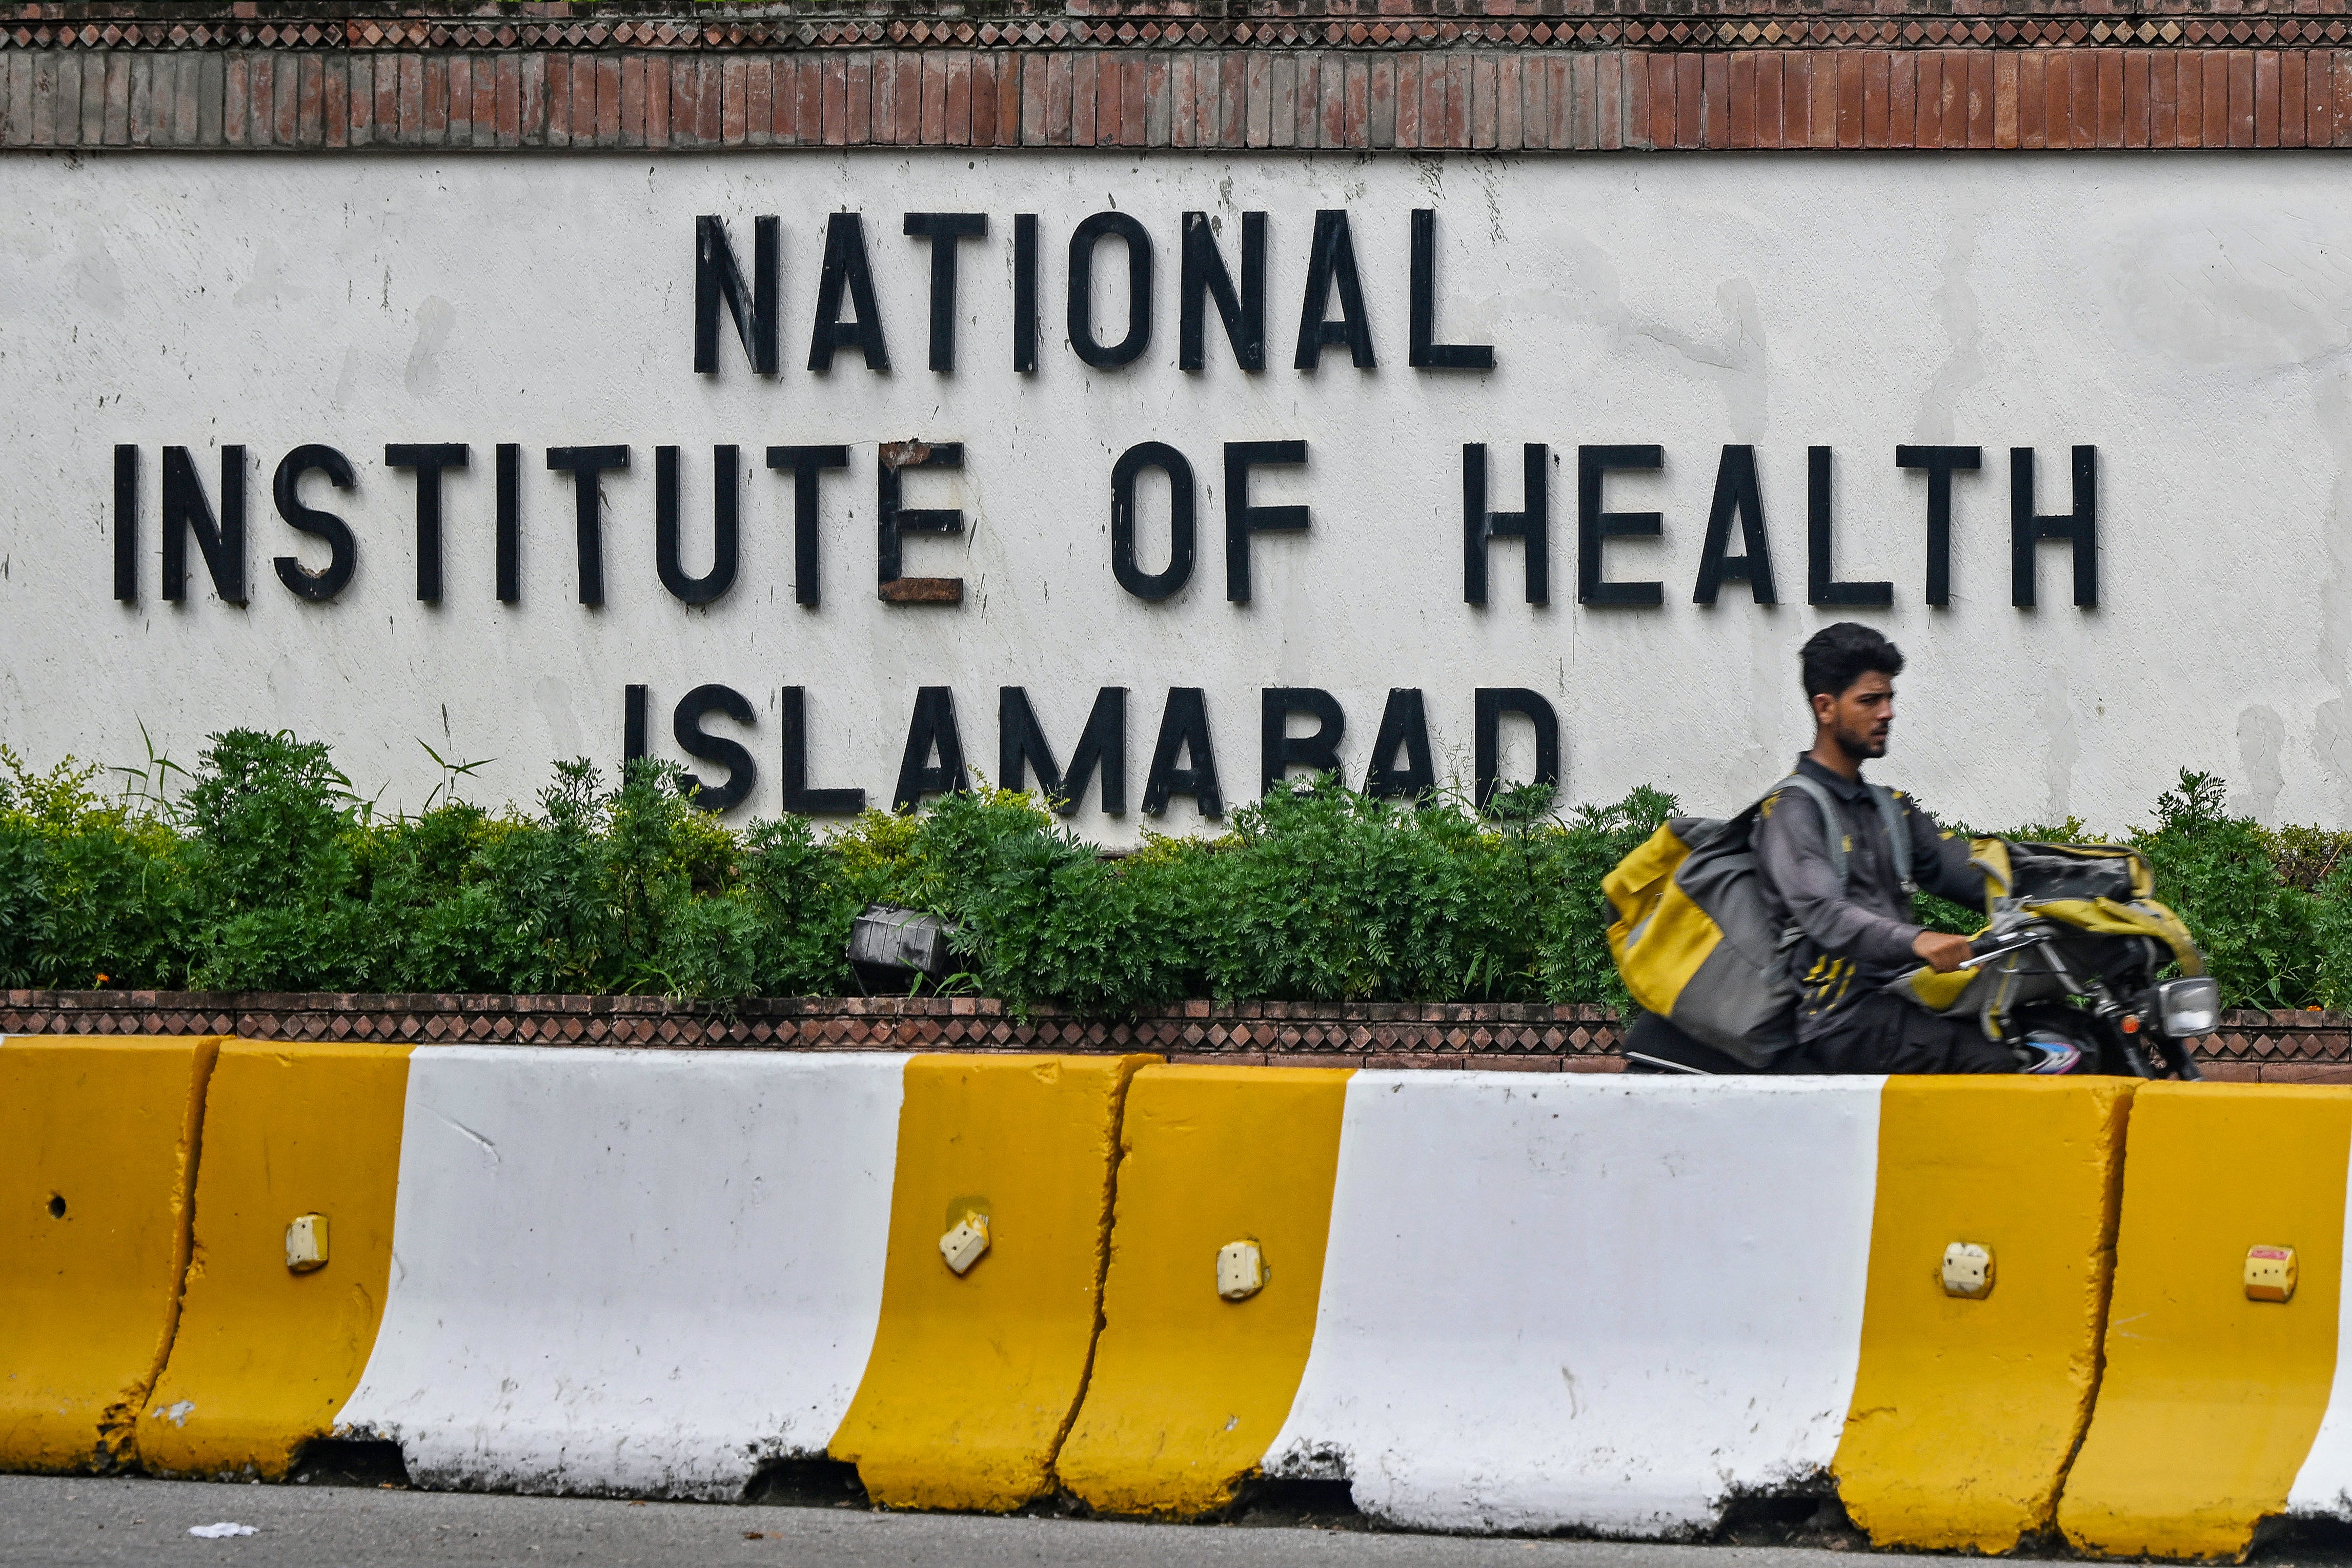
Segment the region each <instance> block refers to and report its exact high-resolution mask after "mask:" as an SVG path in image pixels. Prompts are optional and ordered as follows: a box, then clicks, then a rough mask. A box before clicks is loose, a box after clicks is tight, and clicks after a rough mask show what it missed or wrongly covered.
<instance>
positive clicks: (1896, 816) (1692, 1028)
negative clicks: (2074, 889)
mask: <svg viewBox="0 0 2352 1568" xmlns="http://www.w3.org/2000/svg"><path fill="white" fill-rule="evenodd" d="M1864 788H1865V789H1868V790H1869V791H1870V796H1871V800H1873V801H1874V803H1875V804H1876V805H1877V807H1878V814H1879V818H1880V820H1881V821H1884V822H1885V824H1886V838H1887V842H1888V843H1889V844H1890V845H1891V846H1892V848H1893V851H1894V859H1895V878H1896V880H1897V881H1899V882H1901V883H1902V884H1903V888H1904V891H1905V892H1906V893H1908V892H1910V891H1911V888H1912V882H1911V835H1910V833H1909V831H1907V830H1906V826H1905V824H1904V821H1903V808H1902V806H1901V805H1900V804H1899V803H1897V801H1896V800H1895V794H1894V792H1893V791H1892V790H1889V789H1882V788H1880V787H1879V786H1878V785H1875V784H1865V785H1864ZM1783 789H1798V790H1801V791H1802V792H1803V793H1804V794H1805V795H1807V796H1808V797H1810V798H1811V800H1812V802H1813V804H1814V805H1816V806H1818V807H1819V808H1821V813H1822V824H1823V826H1824V827H1825V828H1826V829H1827V831H1828V836H1829V852H1830V863H1831V864H1832V866H1833V867H1835V868H1836V871H1837V874H1838V881H1839V883H1841V884H1843V883H1844V882H1845V880H1846V875H1847V866H1848V856H1849V853H1850V852H1851V848H1852V846H1851V845H1850V844H1849V843H1848V842H1847V841H1846V837H1845V831H1844V826H1843V819H1842V818H1841V817H1840V816H1839V814H1838V810H1837V802H1836V800H1834V799H1833V798H1832V796H1831V794H1830V792H1829V789H1827V787H1825V786H1824V785H1822V782H1821V781H1820V780H1819V779H1808V778H1807V777H1805V776H1804V775H1803V774H1801V773H1792V774H1790V776H1789V777H1788V778H1786V779H1782V780H1781V781H1780V783H1778V784H1775V785H1774V786H1772V788H1771V789H1770V790H1769V791H1768V792H1766V794H1765V795H1764V797H1763V799H1761V800H1758V801H1757V802H1756V804H1754V805H1752V806H1750V807H1748V809H1747V810H1744V811H1742V812H1740V813H1739V815H1738V816H1736V817H1732V818H1729V819H1724V818H1716V817H1675V818H1671V819H1669V820H1668V821H1666V823H1665V825H1664V827H1661V828H1660V829H1659V830H1658V831H1656V832H1654V833H1653V834H1651V835H1650V837H1649V840H1648V841H1647V842H1645V843H1643V845H1642V847H1641V848H1640V849H1637V850H1635V851H1634V852H1633V853H1632V854H1629V855H1627V856H1626V857H1625V858H1624V859H1623V860H1622V861H1620V862H1617V867H1616V869H1615V870H1614V871H1612V872H1611V873H1609V874H1608V875H1607V876H1605V877H1603V878H1602V879H1601V892H1602V893H1604V894H1607V895H1608V898H1609V902H1610V904H1611V905H1612V907H1613V908H1614V909H1615V910H1616V913H1617V919H1616V921H1615V922H1614V923H1613V924H1612V925H1611V926H1610V927H1609V953H1610V956H1612V957H1613V958H1614V959H1616V961H1617V973H1618V975H1619V977H1622V979H1623V980H1624V982H1625V988H1626V989H1627V990H1628V991H1631V992H1632V993H1633V1000H1634V1001H1635V1002H1636V1003H1638V1004H1639V1005H1640V1006H1641V1007H1642V1008H1643V1009H1645V1010H1647V1011H1649V1012H1652V1013H1654V1014H1656V1015H1657V1016H1658V1017H1660V1018H1662V1019H1664V1020H1665V1021H1666V1022H1668V1023H1670V1024H1672V1025H1674V1026H1675V1028H1676V1029H1678V1030H1682V1031H1683V1032H1684V1033H1685V1034H1687V1035H1689V1036H1690V1037H1691V1038H1692V1039H1694V1040H1697V1041H1699V1042H1700V1043H1701V1044H1703V1045H1709V1046H1712V1047H1714V1048H1715V1049H1716V1050H1717V1051H1722V1052H1723V1053H1724V1054H1725V1055H1727V1056H1729V1057H1730V1058H1732V1059H1733V1060H1734V1061H1738V1062H1739V1063H1740V1064H1741V1065H1742V1066H1745V1067H1764V1066H1768V1065H1769V1064H1770V1062H1771V1061H1772V1059H1773V1058H1774V1057H1776V1056H1779V1055H1780V1053H1782V1052H1783V1051H1787V1050H1789V1049H1790V1047H1791V1046H1793V1045H1795V1044H1796V1042H1797V1033H1796V1029H1797V986H1796V982H1795V980H1794V979H1793V978H1792V977H1790V973H1789V949H1790V947H1791V946H1793V945H1794V944H1795V942H1796V939H1797V936H1798V935H1799V933H1798V931H1797V929H1796V927H1795V926H1793V925H1786V926H1784V925H1781V924H1780V922H1779V921H1777V920H1775V919H1774V918H1773V917H1772V915H1770V913H1769V910H1768V909H1767V907H1766V904H1765V901H1764V890H1763V885H1762V876H1761V873H1759V871H1758V869H1757V865H1756V852H1755V848H1754V846H1753V845H1752V844H1751V842H1750V836H1751V834H1752V833H1753V831H1754V829H1755V826H1756V822H1757V820H1758V819H1759V817H1760V816H1762V815H1763V814H1764V813H1765V812H1766V811H1767V810H1769V809H1770V805H1771V802H1772V800H1773V799H1774V797H1776V796H1778V795H1779V794H1780V791H1782V790H1783Z"/></svg>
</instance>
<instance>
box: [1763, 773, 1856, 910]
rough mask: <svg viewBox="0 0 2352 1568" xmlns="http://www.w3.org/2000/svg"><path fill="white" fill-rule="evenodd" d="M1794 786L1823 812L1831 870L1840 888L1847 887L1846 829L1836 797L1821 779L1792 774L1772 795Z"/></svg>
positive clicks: (1824, 835) (1778, 785)
mask: <svg viewBox="0 0 2352 1568" xmlns="http://www.w3.org/2000/svg"><path fill="white" fill-rule="evenodd" d="M1792 784H1793V785H1795V786H1796V788H1797V789H1798V790H1799V791H1801V793H1802V794H1804V795H1805V796H1806V797H1807V798H1808V799H1810V800H1811V801H1812V803H1813V805H1814V806H1815V807H1816V808H1817V809H1818V810H1820V811H1821V814H1822V836H1823V837H1825V838H1826V839H1828V841H1829V849H1830V869H1831V870H1832V871H1834V872H1836V873H1837V879H1838V885H1839V886H1840V887H1843V886H1845V885H1846V848H1845V828H1844V823H1843V819H1841V818H1840V817H1839V815H1838V809H1837V799H1836V797H1834V796H1832V794H1831V793H1830V791H1829V786H1827V785H1826V784H1823V783H1822V781H1821V780H1820V779H1808V778H1806V777H1805V776H1804V775H1803V774H1801V773H1791V774H1790V775H1789V776H1788V777H1787V778H1786V779H1781V780H1780V782H1779V783H1778V784H1775V785H1773V786H1772V793H1774V794H1778V793H1779V792H1780V791H1781V790H1783V789H1788V788H1789V787H1790V785H1792Z"/></svg>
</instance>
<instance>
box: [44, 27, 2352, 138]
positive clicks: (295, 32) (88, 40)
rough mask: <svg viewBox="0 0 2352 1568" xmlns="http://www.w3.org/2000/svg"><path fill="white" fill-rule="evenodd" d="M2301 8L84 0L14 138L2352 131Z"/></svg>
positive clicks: (49, 39) (2346, 45)
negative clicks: (209, 0)
mask: <svg viewBox="0 0 2352 1568" xmlns="http://www.w3.org/2000/svg"><path fill="white" fill-rule="evenodd" d="M2303 4H2304V5H2305V8H2304V9H2293V8H2284V7H2283V8H2280V9H2277V10H2273V9H2270V8H2268V7H2266V6H2265V5H2263V4H2262V3H2261V0H2255V3H2254V4H2251V5H2248V4H2244V3H2242V0H2231V3H2230V4H2229V5H2228V6H2227V8H2226V9H2224V8H2221V7H2220V6H2217V5H2211V4H2210V3H2209V0H2169V3H2161V0H2160V3H2158V4H2157V5H2152V6H2149V7H2147V8H2146V9H2139V10H2132V11H2123V10H2119V9H2116V8H2114V7H2110V6H2105V5H2068V6H2065V7H2063V8H2061V7H2059V6H2057V5H2042V6H2040V7H2029V8H2026V9H2023V10H2020V9H2017V8H2014V7H2011V8H2008V9H2000V8H1996V7H1995V6H1993V5H1987V4H1983V3H1981V0H1958V3H1957V4H1954V5H1946V6H1944V7H1943V12H1948V13H1949V14H1942V13H1941V12H1939V13H1934V14H1931V12H1930V10H1929V7H1928V5H1927V4H1925V3H1922V4H1919V5H1906V4H1901V3H1899V0H1888V3H1886V4H1874V5H1867V6H1864V5H1837V4H1834V3H1832V4H1827V5H1806V4H1802V3H1801V0H1490V3H1488V4H1485V5H1473V4H1467V3H1465V0H1378V3H1377V4H1374V3H1372V0H1366V4H1364V5H1337V4H1330V3H1328V0H1314V3H1307V0H1276V3H1273V4H1260V5H1209V6H1205V7H1202V6H1195V5H1183V4H1171V3H1168V0H1154V3H1152V4H1148V5H1067V6H1061V5H1053V6H1048V5H1020V4H1012V5H994V4H992V5H989V6H987V7H986V10H985V14H984V15H981V16H972V15H963V14H959V13H960V9H961V8H958V7H941V8H938V9H930V8H919V7H917V6H914V5H903V4H890V3H879V4H870V5H843V4H827V5H747V6H723V7H722V6H712V5H694V6H681V5H667V6H665V5H600V6H597V7H594V8H593V12H591V11H588V10H587V8H580V9H581V14H579V15H574V14H573V12H574V8H573V7H571V6H568V5H520V6H511V7H508V8H506V9H504V10H499V9H497V8H495V7H481V6H464V5H447V6H431V5H415V4H402V3H399V0H343V3H341V4H322V5H283V4H279V5H271V4H251V3H247V4H230V3H213V4H195V3H190V4H167V3H163V0H114V3H111V4H106V3H99V0H85V3H76V4H48V5H19V6H16V7H15V15H14V17H13V20H9V21H0V147H7V148H47V147H134V148H140V147H163V148H171V147H179V148H215V149H234V150H240V151H243V150H292V149H301V150H327V149H336V150H341V149H362V148H385V147H397V148H432V149H518V148H539V147H546V148H583V147H593V148H625V149H631V150H654V151H670V152H685V151H704V150H709V149H714V148H754V147H859V146H869V145H870V146H902V147H904V146H922V147H1121V148H1152V147H1165V148H1184V149H1211V150H1218V151H1224V150H1236V149H1244V148H1337V149H1349V150H1357V149H1390V148H1393V149H1400V150H1435V149H1444V150H1465V149H1467V150H1487V149H1493V150H1507V151H1528V150H1550V151H1559V150H1593V151H1614V150H1618V149H1656V150H1667V149H1712V148H1723V149H1747V148H1759V149H1769V148H1811V149H1817V150H1830V149H1861V148H1962V147H1966V148H1980V149H2000V150H2012V149H2013V150H2018V151H2040V150H2044V149H2056V150H2065V149H2082V148H2094V147H2097V148H2159V147H2163V148H2183V147H2279V148H2293V147H2306V146H2311V147H2324V146H2342V145H2347V144H2352V28H2347V21H2346V18H2345V16H2344V15H2343V9H2344V0H2318V3H2317V4H2316V5H2314V4H2313V3H2312V0H2303ZM1203 9H1205V10H1209V11H1214V12H1216V13H1218V14H1217V15H1213V16H1204V15H1201V14H1199V13H1200V12H1201V11H1202V10H1203ZM486 12H487V13H488V14H485V13H486ZM2339 99H2340V100H2341V101H2340V102H2339Z"/></svg>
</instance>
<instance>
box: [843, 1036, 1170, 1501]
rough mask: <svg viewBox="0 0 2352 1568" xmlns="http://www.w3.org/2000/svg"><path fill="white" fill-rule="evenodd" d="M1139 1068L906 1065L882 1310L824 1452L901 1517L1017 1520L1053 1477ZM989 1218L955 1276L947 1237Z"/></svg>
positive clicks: (1110, 1061) (1083, 1351)
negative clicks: (967, 1514) (982, 1239)
mask: <svg viewBox="0 0 2352 1568" xmlns="http://www.w3.org/2000/svg"><path fill="white" fill-rule="evenodd" d="M1157 1060H1158V1058H1156V1057H1149V1056H1118V1057H1044V1058H1039V1057H985V1056H921V1057H917V1058H915V1059H914V1060H913V1061H909V1062H908V1064H907V1069H906V1080H905V1082H906V1098H905V1102H904V1104H903V1106H902V1108H901V1110H900V1112H899V1117H898V1166H897V1176H896V1178H895V1181H894V1183H893V1186H892V1188H891V1195H890V1243H889V1257H888V1261H887V1264H886V1265H885V1268H884V1273H883V1282H882V1310H881V1318H880V1322H879V1325H878V1327H877V1332H876V1334H875V1340H874V1349H873V1353H872V1354H871V1355H870V1356H869V1357H868V1358H867V1361H866V1373H865V1376H864V1378H863V1379H862V1380H861V1381H860V1383H859V1385H858V1388H857V1394H856V1398H855V1399H853V1400H852V1401H851V1403H850V1407H849V1411H848V1414H847V1415H846V1416H845V1417H844V1418H843V1420H842V1423H841V1426H840V1427H839V1428H838V1429H837V1430H836V1431H835V1434H834V1437H833V1440H832V1442H831V1444H830V1445H829V1449H828V1451H829V1452H830V1453H831V1454H832V1456H833V1457H834V1458H837V1459H846V1460H850V1461H852V1462H854V1463H855V1464H856V1466H857V1471H858V1475H859V1477H860V1479H863V1480H864V1482H865V1484H866V1490H867V1492H868V1493H870V1494H871V1495H872V1496H873V1497H874V1498H875V1499H876V1500H877V1501H880V1502H883V1503H886V1504H888V1505H890V1506H892V1507H897V1508H936V1509H979V1510H986V1511H1004V1510H1009V1509H1013V1508H1018V1507H1019V1506H1021V1505H1022V1504H1023V1503H1024V1502H1027V1501H1029V1500H1032V1499H1034V1498H1036V1497H1040V1496H1043V1495H1045V1494H1046V1493H1047V1492H1049V1491H1051V1490H1053V1484H1054V1482H1053V1460H1054V1454H1055V1449H1056V1448H1058V1447H1059V1446H1060V1443H1061V1440H1062V1436H1063V1434H1064V1433H1065V1432H1066V1430H1067V1429H1068V1427H1069V1422H1070V1418H1071V1416H1072V1415H1073V1414H1074V1413H1075V1412H1076V1408H1077V1403H1078V1396H1079V1394H1080V1393H1081V1392H1082V1390H1083V1389H1084V1388H1085V1386H1086V1377H1087V1361H1088V1358H1089V1356H1090V1355H1091V1354H1092V1351H1093V1348H1094V1334H1095V1321H1096V1312H1097V1302H1098V1301H1099V1299H1100V1291H1101V1282H1102V1270H1103V1263H1104V1256H1105V1250H1106V1248H1107V1245H1108V1236H1109V1231H1110V1184H1111V1176H1112V1170H1113V1166H1114V1161H1115V1157H1116V1154H1117V1149H1118V1122H1119V1106H1120V1102H1121V1100H1122V1098H1123V1097H1124V1095H1125V1093H1126V1091H1127V1085H1128V1079H1129V1076H1130V1075H1131V1074H1132V1073H1134V1071H1136V1070H1137V1069H1138V1068H1139V1067H1140V1066H1142V1065H1144V1064H1145V1063H1147V1062H1151V1061H1157ZM978 1216H984V1217H985V1219H986V1230H987V1240H988V1248H987V1250H986V1252H985V1253H983V1254H982V1255H981V1256H980V1257H979V1259H978V1260H977V1261H974V1262H971V1265H970V1267H969V1268H968V1269H967V1270H966V1271H965V1272H963V1273H961V1274H958V1273H956V1272H955V1271H954V1270H951V1269H950V1267H949V1266H948V1263H947V1260H945V1258H944V1257H943V1256H942V1254H941V1249H940V1242H941V1239H942V1238H943V1237H945V1236H947V1235H948V1234H949V1233H950V1231H952V1230H954V1229H955V1228H957V1227H958V1226H959V1225H961V1224H963V1223H964V1222H965V1221H967V1220H969V1219H971V1218H974V1217H978Z"/></svg>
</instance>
